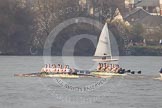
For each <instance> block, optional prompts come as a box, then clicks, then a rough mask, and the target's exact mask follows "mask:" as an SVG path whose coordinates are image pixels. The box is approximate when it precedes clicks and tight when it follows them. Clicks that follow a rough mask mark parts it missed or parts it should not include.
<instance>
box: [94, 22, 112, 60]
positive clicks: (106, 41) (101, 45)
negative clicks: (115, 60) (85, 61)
mask: <svg viewBox="0 0 162 108" xmlns="http://www.w3.org/2000/svg"><path fill="white" fill-rule="evenodd" d="M94 56H102V57H103V56H109V57H112V53H111V43H110V36H109V30H108V27H107V23H106V24H105V25H104V27H103V29H102V32H101V34H100V37H99V41H98V45H97V48H96V52H95V55H94Z"/></svg>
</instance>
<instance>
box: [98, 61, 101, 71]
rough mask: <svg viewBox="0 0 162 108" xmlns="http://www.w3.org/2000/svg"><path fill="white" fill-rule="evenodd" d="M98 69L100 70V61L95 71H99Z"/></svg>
mask: <svg viewBox="0 0 162 108" xmlns="http://www.w3.org/2000/svg"><path fill="white" fill-rule="evenodd" d="M100 70H101V63H99V64H98V66H97V71H100Z"/></svg>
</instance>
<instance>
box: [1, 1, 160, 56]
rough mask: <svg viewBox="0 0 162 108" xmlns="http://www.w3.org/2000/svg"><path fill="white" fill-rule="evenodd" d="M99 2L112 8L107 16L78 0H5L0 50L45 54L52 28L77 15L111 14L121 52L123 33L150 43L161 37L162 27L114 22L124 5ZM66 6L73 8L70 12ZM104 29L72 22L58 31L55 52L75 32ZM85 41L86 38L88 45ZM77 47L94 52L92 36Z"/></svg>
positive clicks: (101, 19)
mask: <svg viewBox="0 0 162 108" xmlns="http://www.w3.org/2000/svg"><path fill="white" fill-rule="evenodd" d="M103 1H106V0H103ZM106 3H107V2H106ZM95 6H100V7H103V10H106V9H107V8H108V9H111V11H112V12H111V15H109V16H107V17H103V16H100V15H99V16H93V15H90V14H89V13H88V12H87V10H88V9H85V8H83V9H82V7H81V6H80V5H79V2H78V1H77V0H1V1H0V53H1V54H11V55H12V54H13V55H31V54H36V55H42V53H43V48H44V43H45V41H46V38H47V37H48V35H49V33H50V32H51V30H52V29H53V28H54V27H56V26H57V25H58V24H60V23H61V22H63V21H65V20H67V19H70V18H74V17H88V18H93V19H96V20H100V21H101V22H102V23H104V22H105V21H106V19H107V18H109V19H110V23H109V24H110V25H109V26H110V29H111V31H112V32H113V34H114V35H115V37H116V39H117V41H118V44H119V49H120V51H121V52H123V51H124V44H125V43H124V39H123V37H126V38H127V39H128V41H129V42H130V41H133V42H140V41H142V40H143V39H147V42H148V44H155V42H156V41H158V40H159V39H160V38H161V32H160V30H161V28H162V27H159V28H158V29H155V30H153V31H147V30H146V29H145V28H144V27H143V26H142V25H141V24H136V25H129V26H128V25H126V24H125V23H123V22H120V21H119V22H118V21H117V22H115V23H114V22H111V21H112V20H113V18H114V17H115V10H116V8H118V7H120V5H119V4H115V3H114V2H113V1H111V0H109V2H108V3H107V4H105V3H101V2H99V3H97V4H96V5H95ZM68 7H69V8H68ZM70 7H74V8H72V9H71V8H70ZM65 9H69V11H68V13H66V12H67V10H65ZM70 9H71V10H70ZM74 9H76V10H74ZM77 9H78V10H79V11H77ZM106 14H108V13H106ZM100 32H101V31H99V30H98V29H97V28H95V27H94V26H92V25H86V24H77V25H71V26H70V27H69V28H66V29H64V30H63V31H61V32H60V33H59V34H58V36H57V38H56V42H54V43H53V47H52V54H53V55H61V53H62V52H61V49H62V48H63V45H64V43H65V42H66V40H68V39H69V38H70V37H72V36H75V35H78V34H85V33H88V34H92V35H96V36H99V34H100ZM82 42H85V43H84V45H83V44H82ZM82 45H83V46H82ZM85 46H88V47H85ZM77 47H78V48H79V49H80V50H77V49H78V48H76V52H75V54H76V55H93V53H94V50H95V48H94V46H93V44H92V43H90V42H89V41H88V40H84V41H83V40H82V41H81V42H80V43H78V44H77ZM35 52H36V53H35Z"/></svg>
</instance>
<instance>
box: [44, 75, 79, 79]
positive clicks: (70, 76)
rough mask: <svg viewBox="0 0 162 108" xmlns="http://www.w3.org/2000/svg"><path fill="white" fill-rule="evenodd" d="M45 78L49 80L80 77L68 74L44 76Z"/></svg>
mask: <svg viewBox="0 0 162 108" xmlns="http://www.w3.org/2000/svg"><path fill="white" fill-rule="evenodd" d="M43 77H49V78H79V76H78V75H68V74H53V75H43Z"/></svg>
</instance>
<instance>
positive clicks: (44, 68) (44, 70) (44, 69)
mask: <svg viewBox="0 0 162 108" xmlns="http://www.w3.org/2000/svg"><path fill="white" fill-rule="evenodd" d="M46 69H47V64H45V66H44V67H43V68H42V69H41V72H46Z"/></svg>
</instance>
